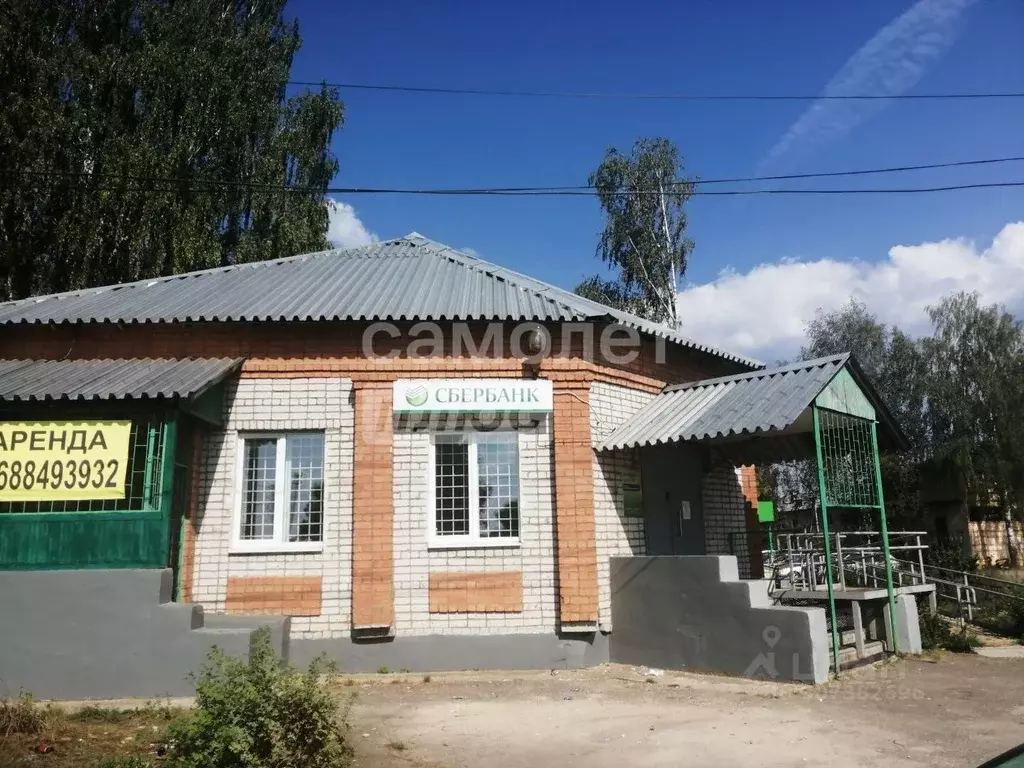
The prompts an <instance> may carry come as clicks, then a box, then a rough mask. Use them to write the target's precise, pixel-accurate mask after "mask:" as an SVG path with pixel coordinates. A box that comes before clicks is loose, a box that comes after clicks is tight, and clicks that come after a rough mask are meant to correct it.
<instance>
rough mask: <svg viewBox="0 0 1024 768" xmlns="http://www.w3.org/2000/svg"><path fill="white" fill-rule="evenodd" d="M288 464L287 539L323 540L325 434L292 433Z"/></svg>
mask: <svg viewBox="0 0 1024 768" xmlns="http://www.w3.org/2000/svg"><path fill="white" fill-rule="evenodd" d="M285 466H286V467H287V468H288V475H289V477H288V488H289V492H288V541H322V540H323V535H324V436H323V435H291V436H289V437H288V438H287V440H286V441H285Z"/></svg>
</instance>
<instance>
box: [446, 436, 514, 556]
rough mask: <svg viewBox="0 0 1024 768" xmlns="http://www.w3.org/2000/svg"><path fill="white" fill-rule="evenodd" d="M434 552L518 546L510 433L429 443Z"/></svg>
mask: <svg viewBox="0 0 1024 768" xmlns="http://www.w3.org/2000/svg"><path fill="white" fill-rule="evenodd" d="M431 447H432V451H431V453H432V456H431V467H430V470H429V471H430V476H431V479H432V489H431V491H432V492H431V505H430V506H431V510H430V511H431V515H430V528H429V530H428V538H429V541H430V543H431V544H432V545H434V546H453V547H457V546H495V545H498V546H500V545H515V544H518V542H519V443H518V438H517V436H516V433H515V432H489V433H479V432H465V433H460V434H436V435H434V437H433V440H432V441H431Z"/></svg>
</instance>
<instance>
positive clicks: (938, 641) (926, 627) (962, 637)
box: [917, 603, 981, 653]
mask: <svg viewBox="0 0 1024 768" xmlns="http://www.w3.org/2000/svg"><path fill="white" fill-rule="evenodd" d="M917 620H918V624H919V626H920V628H921V648H922V649H923V650H926V651H934V650H936V649H939V648H941V649H943V650H947V651H952V652H953V653H973V652H974V649H975V648H977V647H978V646H979V645H981V642H980V641H979V640H978V638H977V637H975V636H974V635H969V634H967V630H966V628H964V629H961V630H960V631H959V632H954V631H953V627H952V626H951V625H950V623H949V621H948V620H947V619H945V618H943V617H942V616H940V615H939V614H937V613H936V614H932V612H931V611H930V610H929V609H928V606H927V604H924V603H919V604H918V606H917Z"/></svg>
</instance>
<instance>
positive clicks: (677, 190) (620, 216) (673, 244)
mask: <svg viewBox="0 0 1024 768" xmlns="http://www.w3.org/2000/svg"><path fill="white" fill-rule="evenodd" d="M589 183H590V184H591V185H592V186H593V187H594V188H595V190H596V191H597V197H598V201H599V202H600V205H601V210H602V211H603V212H604V215H605V227H604V231H603V232H602V233H601V239H600V242H599V244H598V247H597V254H598V255H599V256H600V257H601V259H602V261H604V263H605V264H607V265H608V266H609V267H611V268H612V270H613V271H614V272H615V280H614V281H613V282H614V284H615V285H616V289H615V290H614V291H611V290H609V289H608V287H607V285H605V286H604V287H603V289H602V290H603V292H604V293H605V294H606V295H609V296H610V297H611V298H613V299H621V300H623V301H624V302H628V306H627V307H623V308H628V309H630V310H632V311H634V312H636V313H637V314H640V315H643V316H644V317H646V318H648V319H650V320H654V321H656V322H661V323H665V324H667V325H670V326H671V327H673V328H679V325H680V323H679V313H678V309H677V306H676V300H677V299H676V297H677V295H678V293H679V281H680V279H681V278H682V277H683V275H685V274H686V265H687V261H688V259H689V256H690V251H691V250H692V249H693V242H692V241H691V240H690V239H689V238H687V237H686V213H685V211H684V206H685V203H686V201H687V200H688V199H689V198H690V197H691V195H692V194H693V182H692V181H690V180H688V179H686V178H685V177H684V176H683V162H682V158H681V157H680V155H679V150H678V149H677V148H676V146H675V145H674V144H673V143H672V142H671V141H669V140H668V139H661V138H655V139H651V138H643V139H639V140H638V141H637V142H636V143H635V144H634V145H633V150H632V153H631V154H630V156H628V157H627V156H626V155H624V154H622V153H621V152H619V150H617V149H615V148H612V149H609V150H608V152H607V154H606V155H605V157H604V160H602V161H601V164H600V165H599V166H598V168H597V170H595V171H594V172H593V173H592V174H591V175H590V179H589ZM595 281H596V282H595ZM595 285H597V286H598V287H600V286H601V285H602V281H601V278H600V277H596V278H590V279H588V280H587V281H584V282H583V283H581V284H580V286H578V288H577V291H578V292H580V293H581V294H583V295H586V294H585V293H584V291H586V290H587V289H588V288H589V289H593V287H594V286H595Z"/></svg>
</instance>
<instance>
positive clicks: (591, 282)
mask: <svg viewBox="0 0 1024 768" xmlns="http://www.w3.org/2000/svg"><path fill="white" fill-rule="evenodd" d="M573 293H575V294H577V295H578V296H582V297H583V298H585V299H590V300H591V301H596V302H598V303H599V304H604V305H606V306H609V307H613V308H615V309H621V310H623V311H625V312H632V313H633V314H636V315H641V316H642V315H644V313H645V309H644V302H643V297H642V296H640V295H639V294H638V293H637V292H636V291H635V290H634V291H630V290H628V289H627V288H626V287H625V286H623V285H622V284H621V283H619V282H618V281H616V280H605V279H603V278H602V277H601V276H600V275H592V276H590V277H588V278H587V279H586V280H584V281H583V282H582V283H580V284H579V285H577V286H576V287H575V288H574V289H573Z"/></svg>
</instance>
